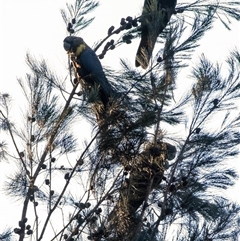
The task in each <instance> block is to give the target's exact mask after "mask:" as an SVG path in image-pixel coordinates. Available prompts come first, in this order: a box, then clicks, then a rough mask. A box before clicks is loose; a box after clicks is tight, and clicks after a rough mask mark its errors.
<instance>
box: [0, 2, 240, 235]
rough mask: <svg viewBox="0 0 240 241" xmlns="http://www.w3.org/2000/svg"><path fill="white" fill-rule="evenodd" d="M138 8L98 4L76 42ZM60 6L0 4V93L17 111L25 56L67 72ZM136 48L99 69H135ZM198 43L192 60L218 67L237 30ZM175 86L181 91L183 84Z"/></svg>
mask: <svg viewBox="0 0 240 241" xmlns="http://www.w3.org/2000/svg"><path fill="white" fill-rule="evenodd" d="M143 2H144V0H102V1H100V3H101V5H100V7H99V8H97V9H96V10H95V11H94V12H93V13H92V15H94V16H96V19H95V21H94V22H93V23H92V25H90V27H88V28H87V29H85V30H84V31H82V33H81V36H82V37H83V38H84V39H85V41H86V42H87V43H88V44H89V45H90V46H91V45H93V43H94V42H95V41H98V40H100V39H101V38H103V37H105V36H106V34H107V30H108V28H109V27H110V26H111V25H115V26H116V27H117V26H119V22H120V19H121V18H122V17H127V16H128V15H130V16H133V17H134V16H138V15H139V14H140V12H141V7H142V5H143ZM65 3H66V0H1V3H0V4H1V12H0V16H1V17H0V18H1V26H0V28H1V29H0V36H1V39H0V41H1V42H0V47H1V49H0V53H1V54H0V58H1V59H0V61H1V62H0V92H8V93H10V94H12V95H13V100H14V101H15V102H16V103H17V104H18V105H21V99H19V98H18V96H19V93H20V88H19V86H18V84H17V81H16V78H17V77H24V75H25V73H26V71H28V69H27V68H26V64H25V55H26V52H27V51H29V52H30V53H31V54H33V55H35V57H43V58H45V59H46V60H47V61H48V63H49V64H50V66H51V67H52V69H53V70H54V71H55V72H56V73H59V75H61V74H62V73H64V71H65V70H66V67H67V65H66V63H67V57H66V53H65V51H64V50H63V47H62V40H63V39H64V37H66V35H67V33H66V29H65V25H64V22H63V20H62V18H61V15H60V11H59V10H60V8H63V7H65ZM138 43H139V39H138V40H134V42H133V44H132V45H129V46H126V45H124V47H121V48H120V49H119V51H112V52H110V53H109V54H107V56H106V58H105V59H104V60H103V64H104V65H109V66H112V65H114V66H115V65H116V66H117V65H118V63H119V58H123V57H125V56H126V53H127V55H128V60H129V62H130V63H132V65H134V61H135V53H136V50H137V47H138ZM201 43H202V44H201V46H200V48H199V49H198V52H197V53H196V54H194V56H193V60H194V59H197V57H199V56H200V55H201V53H205V55H207V56H208V57H210V58H211V59H212V60H213V61H215V60H218V61H220V62H221V61H223V59H224V58H225V57H226V56H227V54H228V52H229V51H230V50H232V49H233V48H234V47H235V46H238V48H239V49H240V46H239V45H240V24H239V23H233V25H232V31H231V32H230V31H227V30H226V29H225V28H224V27H223V25H221V24H219V25H217V26H216V28H215V30H214V31H211V32H209V33H207V34H206V36H205V38H204V39H203V41H202V42H201ZM181 81H182V80H181ZM180 83H181V85H184V82H183V81H182V82H180ZM183 87H184V86H183ZM2 167H3V166H2ZM236 168H238V170H239V169H240V164H239V163H238V164H236ZM6 172H8V171H6ZM2 177H3V169H1V170H0V185H2V182H3V178H2ZM0 187H1V186H0ZM239 187H240V185H239V186H238V189H237V188H235V189H234V190H235V191H233V192H232V197H233V199H234V200H237V195H239ZM237 190H238V192H237ZM6 203H7V202H5V203H4V200H1V209H0V212H1V213H3V212H4V211H5V209H6V208H5V205H6ZM3 209H4V210H3ZM1 217H3V216H2V215H1ZM1 217H0V232H1V230H2V228H3V227H4V226H5V225H3V224H4V223H9V222H10V220H12V218H11V216H10V217H9V219H8V218H7V215H6V219H5V220H4V222H3V220H2V219H1ZM18 217H20V216H18ZM2 225H3V226H2ZM14 225H16V223H15V221H14Z"/></svg>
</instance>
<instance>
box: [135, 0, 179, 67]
mask: <svg viewBox="0 0 240 241" xmlns="http://www.w3.org/2000/svg"><path fill="white" fill-rule="evenodd" d="M176 4H177V0H145V1H144V6H143V11H142V16H141V19H140V21H141V42H140V45H139V48H138V51H137V55H136V61H135V65H136V67H138V66H141V67H142V68H143V69H146V68H147V67H148V64H149V60H150V58H151V56H152V52H153V48H154V45H155V43H156V41H157V37H158V36H159V34H160V33H161V32H162V31H163V30H164V28H165V27H166V25H167V24H168V22H169V20H170V18H171V16H172V14H173V13H174V12H175V7H176Z"/></svg>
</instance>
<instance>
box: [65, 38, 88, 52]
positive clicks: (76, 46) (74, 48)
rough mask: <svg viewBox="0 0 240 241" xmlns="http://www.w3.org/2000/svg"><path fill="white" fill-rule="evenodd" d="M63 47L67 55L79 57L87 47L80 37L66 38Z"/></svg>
mask: <svg viewBox="0 0 240 241" xmlns="http://www.w3.org/2000/svg"><path fill="white" fill-rule="evenodd" d="M63 47H64V49H65V50H66V51H67V52H68V53H69V54H74V55H75V56H79V55H80V54H81V53H82V52H83V51H84V50H85V49H86V47H87V45H86V44H85V42H84V41H83V39H82V38H80V37H75V36H68V37H66V38H65V39H64V40H63Z"/></svg>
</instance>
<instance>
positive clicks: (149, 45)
mask: <svg viewBox="0 0 240 241" xmlns="http://www.w3.org/2000/svg"><path fill="white" fill-rule="evenodd" d="M153 43H155V42H154V41H152V40H150V39H149V37H148V36H146V37H145V36H142V39H141V42H140V45H139V47H138V51H137V54H136V59H135V66H136V67H139V66H141V67H142V68H143V69H146V68H147V67H148V65H149V61H150V58H151V56H152V52H153V48H154V44H153Z"/></svg>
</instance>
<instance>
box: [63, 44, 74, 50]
mask: <svg viewBox="0 0 240 241" xmlns="http://www.w3.org/2000/svg"><path fill="white" fill-rule="evenodd" d="M63 47H64V49H65V50H66V51H67V52H70V51H71V48H72V46H71V44H69V43H66V42H63Z"/></svg>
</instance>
